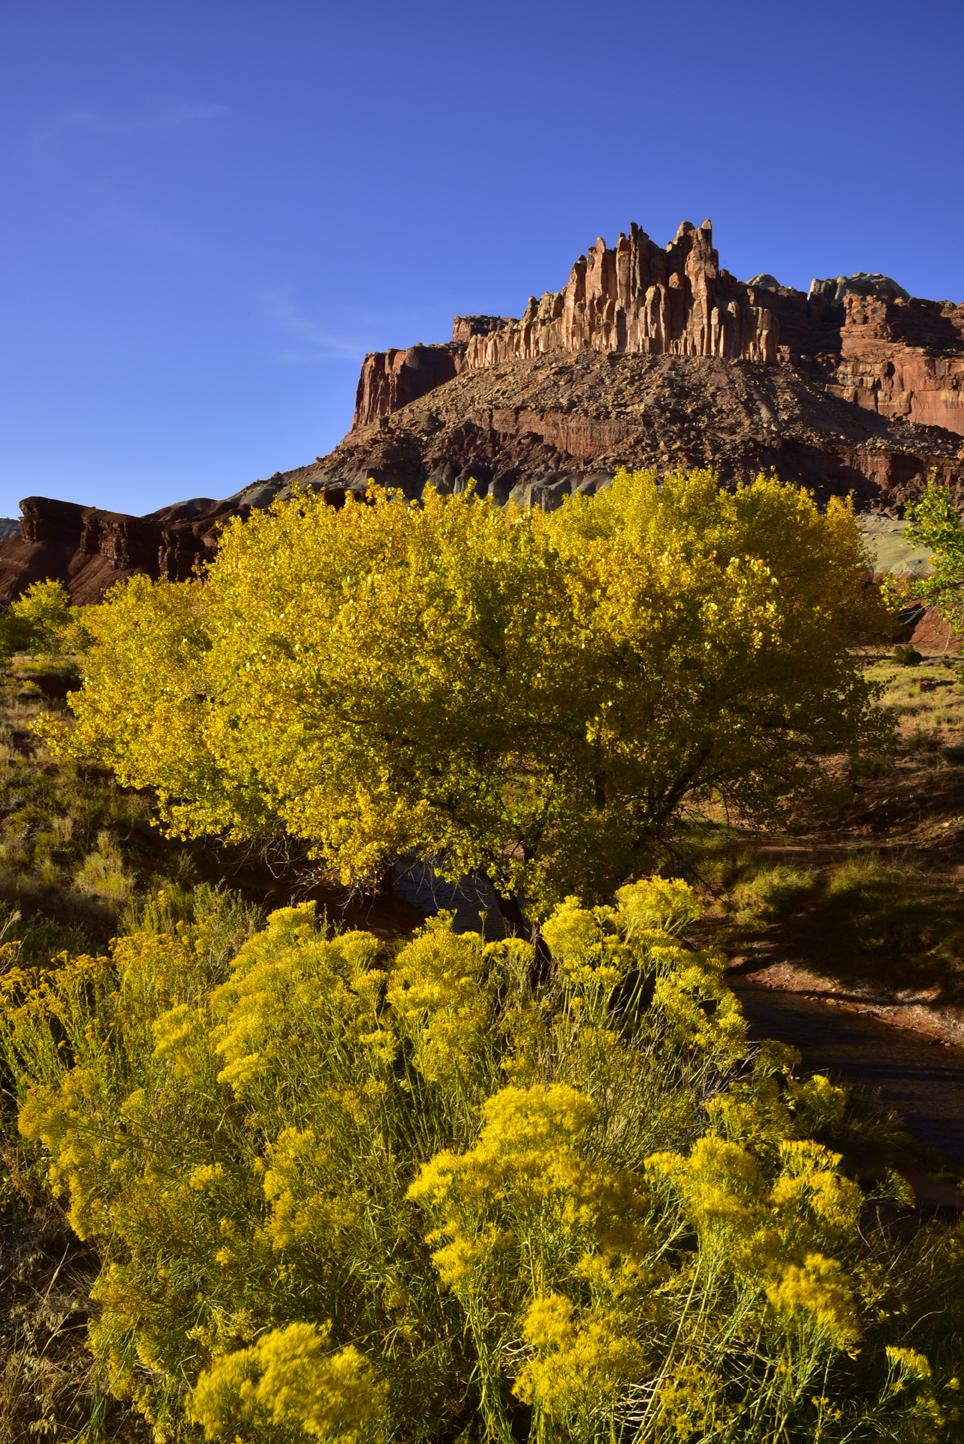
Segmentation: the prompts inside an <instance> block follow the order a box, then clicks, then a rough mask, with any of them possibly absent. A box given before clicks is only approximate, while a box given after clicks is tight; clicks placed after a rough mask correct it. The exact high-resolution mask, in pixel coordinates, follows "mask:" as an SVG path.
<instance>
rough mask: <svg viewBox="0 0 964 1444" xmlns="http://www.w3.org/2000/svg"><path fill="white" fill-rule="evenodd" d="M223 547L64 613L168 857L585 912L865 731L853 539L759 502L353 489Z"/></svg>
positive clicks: (872, 727) (793, 787)
mask: <svg viewBox="0 0 964 1444" xmlns="http://www.w3.org/2000/svg"><path fill="white" fill-rule="evenodd" d="M370 501H371V505H369V506H346V507H344V508H343V509H341V510H335V509H333V508H331V507H328V506H326V505H325V503H324V502H323V501H322V500H321V499H320V498H319V497H316V496H304V497H300V498H296V499H295V500H293V501H292V502H291V503H289V504H278V505H276V506H274V507H273V508H272V509H271V510H270V511H269V512H267V513H254V514H252V515H251V516H250V517H249V518H248V520H247V521H243V522H242V521H235V522H233V523H231V524H230V525H228V526H227V527H226V529H225V531H224V533H223V535H222V540H221V544H220V548H219V551H218V555H217V558H216V560H215V561H214V562H213V563H212V565H211V566H210V568H209V569H208V570H207V572H206V574H205V576H204V578H203V580H198V581H193V582H187V583H181V584H174V583H168V582H160V583H152V582H150V581H149V580H147V579H146V578H144V577H137V578H134V579H132V580H131V581H129V582H127V583H126V584H124V585H121V586H119V587H118V588H116V589H115V590H114V591H113V592H111V593H110V594H109V596H108V599H107V601H106V603H105V604H104V605H103V606H102V607H101V608H98V609H89V610H90V611H91V612H92V615H91V617H90V619H89V622H88V626H89V629H90V631H91V632H92V633H93V635H94V638H95V641H94V645H93V647H92V648H91V649H90V650H89V652H88V653H87V655H86V658H85V662H84V668H85V670H84V686H83V690H82V691H80V692H79V693H77V694H75V695H74V700H73V703H72V705H73V707H74V710H75V712H76V714H77V726H76V728H75V729H74V730H72V731H71V730H69V729H68V728H67V726H66V725H64V724H63V723H58V722H56V721H53V720H51V719H47V720H45V721H42V722H41V724H39V730H40V731H41V733H42V735H43V736H44V737H45V738H46V740H47V741H48V742H49V744H50V745H51V747H52V748H53V750H54V751H55V752H57V753H59V754H61V755H69V756H72V757H78V758H79V757H94V758H97V759H99V760H100V761H101V762H103V763H106V764H107V765H109V766H110V767H112V768H113V769H114V771H115V773H116V774H117V776H118V778H119V779H120V780H121V781H122V782H123V783H125V784H128V785H133V786H138V787H141V786H151V787H153V788H155V789H156V792H157V796H158V798H159V801H160V809H161V818H162V820H163V822H164V824H165V825H166V826H167V827H168V828H169V829H171V830H172V831H173V832H175V833H180V834H183V835H194V836H197V835H203V834H205V833H225V834H227V835H229V836H232V837H235V838H250V837H253V836H257V835H258V834H260V833H263V832H267V831H270V830H272V829H278V828H280V829H282V830H283V831H285V832H287V833H288V834H291V835H294V836H297V837H299V838H303V839H307V840H308V842H309V843H310V844H311V846H312V848H313V850H314V854H315V856H317V857H320V858H321V859H323V860H324V862H325V863H326V864H327V865H328V866H329V867H330V868H332V869H333V870H334V871H335V872H337V873H338V874H339V875H340V876H341V878H342V879H343V880H344V881H346V882H349V881H356V880H359V879H361V880H365V879H371V878H373V877H374V876H376V875H377V874H378V873H379V872H380V870H382V869H383V868H384V867H385V866H387V865H389V864H390V863H391V862H392V860H393V859H394V858H395V857H397V856H398V855H399V854H401V853H403V852H414V853H416V854H418V855H420V856H422V857H434V858H436V859H440V862H439V866H440V867H441V868H444V870H445V871H446V873H447V874H448V875H450V876H452V877H458V876H462V875H464V874H467V873H483V874H487V875H488V876H489V877H490V878H491V879H492V881H493V882H494V884H495V886H496V888H497V890H498V891H499V893H500V894H501V895H502V896H503V897H505V898H513V897H514V896H515V895H516V893H517V892H518V890H519V889H520V888H522V889H523V890H524V892H525V894H526V896H527V897H528V898H529V900H530V903H531V906H532V908H533V910H534V911H535V912H536V913H537V914H541V915H542V916H545V914H546V913H547V911H548V910H549V908H551V906H552V905H553V904H554V903H555V902H557V901H558V900H559V899H560V898H561V897H562V896H564V895H565V894H566V893H567V892H570V891H573V890H575V891H577V892H578V893H579V894H580V896H582V897H588V898H596V899H600V898H604V897H608V896H609V895H610V894H611V892H612V889H613V888H614V887H615V886H617V885H618V883H619V882H620V881H621V880H622V879H624V878H625V877H626V876H627V875H633V874H638V873H639V872H640V871H642V870H645V861H646V858H647V856H648V854H649V852H650V850H651V849H652V846H653V842H654V839H656V838H658V837H659V836H660V835H661V834H662V833H663V832H664V831H665V830H666V829H667V828H668V827H669V826H670V825H671V824H672V823H673V821H674V819H675V818H677V817H678V815H679V813H680V811H681V809H683V808H685V807H686V806H688V805H690V804H692V803H694V802H698V801H699V800H700V799H705V798H707V797H715V798H723V799H724V800H725V801H726V802H727V803H728V804H729V805H730V806H732V807H734V808H735V809H737V810H738V811H741V812H744V813H752V814H753V815H754V816H756V817H757V818H759V819H764V820H765V819H768V818H769V819H773V818H777V817H781V816H782V817H786V816H787V815H788V814H789V813H791V812H793V811H794V810H796V809H799V808H800V807H801V806H802V805H805V804H806V802H807V801H808V800H809V799H811V798H812V797H813V796H814V795H815V793H816V792H818V791H819V789H820V786H821V785H822V783H823V780H824V773H823V772H822V770H821V768H820V767H819V765H818V762H817V759H818V757H819V754H821V753H825V752H842V751H853V750H856V749H858V748H859V747H860V746H861V745H873V744H874V743H875V742H877V743H879V742H880V741H881V740H882V738H883V736H884V734H885V732H886V730H887V729H886V725H885V723H884V722H883V720H882V719H881V717H880V715H879V713H878V711H877V710H876V709H875V706H874V700H875V699H874V692H873V688H872V687H871V686H870V685H869V684H868V683H867V681H866V680H865V678H864V676H863V673H862V670H861V667H860V665H859V662H858V660H857V659H855V657H854V656H853V655H852V653H851V648H852V644H853V642H854V641H855V640H859V639H860V637H862V636H866V635H867V634H868V630H869V629H870V628H872V626H874V625H879V624H880V623H881V621H882V618H883V613H882V611H881V608H880V605H879V603H877V602H875V600H874V597H875V596H876V594H875V593H872V592H869V591H868V590H867V588H866V587H865V585H864V578H865V572H866V567H867V558H866V556H865V554H864V550H863V542H862V539H861V537H860V535H859V533H858V531H857V528H856V525H855V521H854V517H853V514H852V512H851V510H850V509H849V508H848V506H847V505H845V504H844V503H841V502H839V501H835V500H833V501H831V502H830V504H829V505H828V508H827V510H826V511H825V512H820V511H819V510H818V508H817V507H816V505H815V503H814V501H813V498H812V497H811V496H810V495H809V494H808V493H806V492H803V491H800V490H799V489H798V488H796V487H793V486H788V485H783V484H781V483H780V482H779V481H777V480H775V479H766V478H762V477H761V478H758V479H757V480H756V481H755V482H754V483H753V484H752V485H751V486H746V487H743V488H741V489H738V490H737V491H735V492H728V491H725V490H722V489H721V488H720V487H719V485H718V482H717V479H716V477H715V476H714V474H713V473H712V472H708V471H696V472H692V473H690V474H689V475H686V474H683V473H678V474H675V475H672V476H668V477H666V478H664V479H663V481H662V482H661V483H657V480H656V478H655V476H654V475H653V474H652V473H648V472H640V473H633V474H630V473H627V472H622V473H620V474H619V475H618V476H617V477H616V479H615V481H614V483H613V486H612V487H611V489H609V490H608V491H606V492H604V493H603V494H601V495H600V496H597V497H595V498H593V499H592V500H591V501H590V500H587V499H585V498H580V497H573V498H571V499H570V500H569V501H568V502H567V504H566V505H565V507H564V508H563V509H562V510H561V511H560V512H557V513H554V514H551V515H545V514H543V513H541V512H529V513H520V512H519V511H518V510H516V509H514V508H509V509H507V510H504V511H503V510H500V509H499V508H498V507H496V506H494V505H493V504H492V503H491V501H489V500H478V499H476V498H474V497H471V496H470V497H440V496H437V495H435V494H434V493H433V492H431V491H429V492H428V493H427V495H426V498H425V503H424V506H414V505H409V504H407V503H405V502H404V500H403V498H401V496H400V495H398V494H385V493H384V492H382V491H380V490H378V489H373V490H372V492H371V493H370Z"/></svg>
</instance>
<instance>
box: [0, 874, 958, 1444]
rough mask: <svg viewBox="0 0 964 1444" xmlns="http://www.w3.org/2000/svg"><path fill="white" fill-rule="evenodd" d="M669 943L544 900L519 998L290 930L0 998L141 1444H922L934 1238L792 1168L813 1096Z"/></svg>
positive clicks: (155, 941)
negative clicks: (544, 950)
mask: <svg viewBox="0 0 964 1444" xmlns="http://www.w3.org/2000/svg"><path fill="white" fill-rule="evenodd" d="M698 913H699V906H698V903H697V901H696V899H695V897H694V895H693V894H692V892H691V891H690V890H689V889H688V888H687V887H686V886H685V885H684V884H681V883H673V882H668V881H666V880H664V879H654V880H653V881H652V882H649V883H639V884H634V885H631V886H628V887H625V888H623V889H622V891H621V892H620V893H619V894H618V896H617V899H616V903H615V905H614V906H612V907H599V908H593V909H584V908H582V907H581V906H580V905H579V903H578V901H577V900H576V899H573V898H568V899H567V900H566V901H565V902H564V903H562V904H561V905H560V906H559V907H558V908H557V909H556V910H555V912H554V913H553V914H552V915H551V917H550V918H549V920H548V921H547V923H546V927H545V937H546V940H547V942H548V944H549V946H550V947H551V950H552V954H553V958H554V961H555V970H554V972H553V974H552V976H551V977H550V978H549V979H548V980H545V981H541V982H536V981H534V971H533V968H532V966H531V964H532V955H531V948H530V947H529V946H528V945H527V944H524V943H522V942H521V941H519V940H518V939H507V940H504V941H500V942H496V943H489V944H486V943H484V941H483V939H482V938H481V937H480V936H478V935H476V934H471V933H469V934H463V935H461V936H457V935H455V934H453V933H452V931H451V927H450V923H449V920H448V919H447V918H445V917H442V918H440V919H436V920H434V921H431V922H429V923H428V924H427V925H426V927H425V928H424V929H423V930H422V931H421V932H420V933H419V934H418V935H417V936H416V937H415V938H414V939H413V940H411V941H409V942H407V943H404V944H401V945H399V946H398V947H397V948H396V949H395V950H394V952H393V953H392V950H386V949H385V948H384V945H383V944H382V943H380V941H379V940H378V939H376V938H374V937H373V936H371V935H369V934H366V933H361V932H354V933H345V934H342V935H341V936H335V937H329V936H325V935H324V934H322V933H320V932H319V931H318V930H317V928H316V926H315V922H314V918H313V908H312V906H311V905H305V906H302V907H297V908H287V909H283V910H281V911H279V912H276V913H274V914H273V915H272V916H271V918H270V919H269V921H268V925H267V927H266V928H265V929H264V930H263V931H262V932H260V933H258V934H257V935H255V936H253V937H250V938H249V939H248V940H247V941H246V942H245V943H244V944H243V945H242V946H241V948H240V950H239V951H238V952H237V955H236V956H235V957H234V958H233V959H230V958H228V957H226V956H225V954H224V949H223V948H222V947H219V946H216V945H215V944H216V940H215V939H214V938H213V936H212V934H211V931H210V928H208V927H207V926H206V924H205V923H203V922H202V923H198V924H187V923H184V922H181V923H178V924H177V925H176V929H175V931H173V932H170V933H164V932H156V933H141V934H137V935H132V936H128V937H124V938H121V939H118V940H117V941H115V943H114V944H113V947H112V950H111V954H110V956H109V957H102V958H73V959H71V958H64V959H61V960H60V961H59V965H58V966H57V967H56V969H54V970H51V971H46V972H44V971H39V972H37V971H34V972H29V971H17V970H14V971H10V972H8V973H7V974H6V975H5V976H4V977H3V979H2V980H0V988H2V991H3V999H2V1001H3V1011H2V1023H0V1047H2V1050H3V1053H4V1056H5V1059H6V1065H7V1069H8V1073H9V1076H10V1077H11V1078H12V1079H13V1080H14V1082H15V1088H16V1092H17V1096H18V1101H19V1125H20V1130H21V1133H22V1134H23V1136H24V1138H25V1139H26V1140H27V1143H28V1146H30V1147H32V1148H33V1150H34V1155H33V1156H34V1160H35V1167H36V1169H37V1171H38V1173H39V1174H40V1176H41V1177H42V1178H43V1179H44V1180H45V1181H46V1182H47V1183H48V1184H49V1185H50V1186H51V1187H52V1188H54V1189H57V1190H60V1191H62V1192H63V1194H64V1195H65V1197H66V1199H67V1201H68V1205H69V1208H70V1216H71V1220H72V1223H73V1226H74V1228H75V1229H76V1230H77V1232H78V1233H79V1234H80V1235H81V1236H83V1237H87V1238H90V1239H92V1240H94V1241H95V1242H96V1244H97V1246H98V1248H99V1249H100V1251H101V1254H102V1257H103V1260H104V1264H103V1269H102V1272H101V1275H100V1278H99V1280H98V1283H97V1286H96V1297H97V1300H98V1303H99V1310H100V1312H99V1316H98V1317H97V1319H96V1321H95V1322H94V1324H93V1325H92V1327H91V1331H90V1343H91V1348H92V1350H93V1352H94V1355H95V1357H96V1358H97V1359H98V1360H99V1361H100V1364H101V1366H102V1368H103V1371H104V1376H105V1379H106V1381H107V1383H108V1385H109V1387H110V1389H111V1390H112V1391H113V1392H114V1393H115V1394H116V1395H118V1396H120V1397H127V1398H132V1399H133V1400H134V1401H135V1402H136V1404H137V1406H138V1407H139V1408H140V1409H141V1410H142V1411H143V1413H144V1414H145V1415H146V1417H147V1418H148V1419H149V1420H150V1421H151V1422H152V1424H153V1427H154V1432H155V1436H156V1437H157V1439H158V1440H161V1441H163V1440H167V1439H177V1438H181V1437H189V1436H191V1435H192V1433H193V1434H194V1435H195V1436H196V1433H197V1430H198V1429H202V1430H203V1431H204V1433H205V1435H206V1436H207V1438H209V1439H212V1440H214V1439H218V1438H224V1439H227V1440H231V1439H236V1438H243V1439H245V1441H251V1444H256V1441H262V1440H264V1441H270V1440H274V1439H291V1438H299V1437H305V1436H307V1437H310V1438H315V1439H319V1440H324V1441H329V1444H371V1441H375V1440H385V1441H399V1444H402V1441H405V1444H409V1441H412V1444H415V1441H422V1440H426V1441H427V1440H433V1439H438V1440H455V1439H457V1438H458V1439H462V1440H466V1441H467V1440H478V1441H481V1440H497V1441H500V1444H509V1441H510V1440H518V1439H526V1438H527V1439H530V1440H532V1441H534V1444H535V1441H543V1444H547V1441H549V1440H553V1441H555V1440H558V1439H562V1438H565V1439H569V1440H573V1441H586V1444H589V1441H600V1444H601V1441H604V1440H606V1441H611V1440H614V1439H616V1438H619V1439H620V1440H639V1441H640V1444H642V1441H644V1440H645V1441H646V1444H650V1441H652V1444H664V1441H665V1444H670V1441H679V1440H683V1441H685V1440H694V1441H696V1440H704V1441H707V1444H708V1441H710V1440H713V1441H732V1444H736V1441H740V1444H743V1441H759V1444H763V1441H768V1444H769V1441H797V1440H799V1441H801V1444H802V1441H804V1440H806V1441H810V1440H827V1441H831V1440H833V1441H840V1444H843V1441H845V1440H853V1441H856V1440H868V1441H869V1440H871V1439H892V1440H906V1441H918V1440H919V1441H924V1440H935V1441H936V1440H942V1439H950V1438H952V1437H953V1433H948V1430H952V1428H953V1411H952V1409H951V1407H950V1406H948V1405H947V1404H946V1400H942V1394H943V1391H945V1390H946V1389H948V1388H950V1386H951V1383H952V1382H955V1381H950V1382H949V1375H950V1373H951V1372H953V1360H954V1356H955V1352H958V1353H959V1350H960V1343H961V1339H962V1333H964V1330H962V1319H961V1316H960V1313H959V1307H960V1306H959V1304H958V1303H957V1296H958V1295H959V1294H960V1292H961V1290H960V1281H961V1279H962V1277H964V1273H962V1246H961V1238H960V1235H959V1234H958V1233H957V1232H955V1231H953V1230H950V1231H943V1232H942V1231H936V1230H926V1229H925V1230H923V1231H919V1232H917V1233H916V1234H914V1235H912V1236H911V1235H904V1234H902V1233H901V1232H900V1230H899V1229H897V1230H895V1229H894V1228H892V1227H884V1226H878V1224H877V1222H876V1220H877V1214H876V1213H875V1208H876V1206H877V1205H875V1204H874V1201H873V1200H868V1198H867V1197H866V1196H865V1194H864V1193H863V1192H862V1190H861V1189H860V1188H859V1187H858V1186H857V1184H856V1183H854V1182H853V1181H852V1180H851V1179H850V1178H849V1177H847V1176H846V1174H845V1173H844V1172H842V1170H841V1157H840V1155H839V1154H838V1153H836V1152H834V1151H833V1150H832V1148H831V1147H830V1146H828V1144H827V1142H826V1141H818V1139H817V1138H816V1137H815V1136H814V1135H815V1133H820V1134H821V1135H822V1137H823V1138H824V1139H826V1137H827V1136H828V1134H827V1130H828V1128H829V1129H832V1126H833V1122H834V1119H835V1118H836V1117H838V1116H839V1115H840V1114H841V1111H842V1109H843V1107H844V1104H845V1098H844V1095H843V1093H842V1092H841V1090H840V1089H838V1088H836V1087H834V1086H833V1085H832V1084H831V1083H829V1082H828V1081H827V1080H826V1079H823V1078H815V1079H811V1080H808V1081H800V1080H798V1079H795V1078H794V1076H793V1072H792V1068H793V1063H794V1057H793V1055H792V1052H791V1051H790V1050H788V1049H785V1048H781V1047H780V1046H779V1045H776V1044H769V1045H762V1046H751V1045H750V1044H749V1043H748V1042H747V1038H746V1033H745V1029H744V1026H743V1020H742V1015H741V1013H740V1008H739V1005H738V1003H737V1001H736V999H735V998H734V997H733V995H732V994H731V993H730V992H729V990H728V989H727V987H726V985H725V982H724V980H723V976H722V962H721V960H720V959H719V958H718V957H716V956H714V955H713V954H712V953H710V952H695V951H692V950H691V949H690V948H688V947H687V946H685V944H684V943H683V942H682V941H681V940H680V933H681V930H682V929H683V928H684V927H685V925H686V924H687V923H688V922H691V921H693V920H694V918H695V917H696V916H697V915H698ZM386 951H388V952H389V953H391V955H389V956H386ZM882 1193H883V1194H887V1193H889V1195H890V1196H891V1198H892V1199H893V1200H895V1201H896V1202H897V1204H898V1205H899V1204H901V1203H906V1202H907V1201H908V1200H907V1198H906V1197H905V1194H906V1186H905V1185H904V1184H903V1183H902V1181H901V1180H899V1179H891V1180H889V1182H888V1183H887V1184H886V1186H885V1187H884V1188H883V1190H882ZM935 1320H936V1321H937V1322H936V1323H935V1322H934V1321H935Z"/></svg>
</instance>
